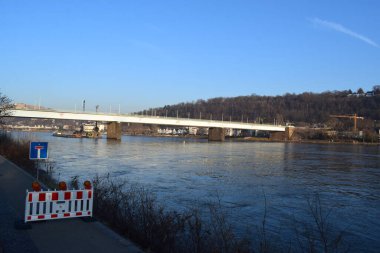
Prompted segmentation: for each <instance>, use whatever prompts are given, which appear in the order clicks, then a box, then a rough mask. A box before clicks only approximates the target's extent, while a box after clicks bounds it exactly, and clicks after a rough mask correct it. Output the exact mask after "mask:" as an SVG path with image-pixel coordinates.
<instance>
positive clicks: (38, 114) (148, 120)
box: [10, 110, 285, 132]
mask: <svg viewBox="0 0 380 253" xmlns="http://www.w3.org/2000/svg"><path fill="white" fill-rule="evenodd" d="M10 113H11V115H12V117H22V118H42V119H71V120H88V121H99V122H125V123H141V124H155V125H171V126H188V127H218V128H232V129H242V130H262V131H274V132H284V131H285V126H281V125H268V124H252V123H241V122H230V121H217V120H202V119H191V118H190V119H187V118H171V117H160V116H142V115H131V114H104V113H84V112H59V111H44V110H39V111H34V110H12V111H10Z"/></svg>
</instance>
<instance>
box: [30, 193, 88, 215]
mask: <svg viewBox="0 0 380 253" xmlns="http://www.w3.org/2000/svg"><path fill="white" fill-rule="evenodd" d="M92 203H93V189H92V188H90V189H84V190H63V191H33V192H29V191H27V192H26V204H25V222H30V221H41V220H54V219H64V218H77V217H87V216H90V217H92Z"/></svg>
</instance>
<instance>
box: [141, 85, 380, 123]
mask: <svg viewBox="0 0 380 253" xmlns="http://www.w3.org/2000/svg"><path fill="white" fill-rule="evenodd" d="M362 91H363V90H362V89H359V91H358V92H362ZM177 112H178V117H184V118H187V117H189V116H190V117H191V118H198V119H199V118H202V119H213V120H222V118H223V120H230V119H231V120H233V121H244V122H247V121H248V122H256V123H273V122H276V123H278V124H285V123H286V122H291V123H295V124H296V125H298V126H302V125H313V124H321V123H327V124H332V123H334V122H337V121H339V120H337V119H334V118H331V117H330V115H333V114H343V115H353V114H355V113H357V114H358V115H360V116H362V117H365V118H366V119H369V120H376V119H380V88H379V86H374V88H373V91H372V93H371V94H368V95H366V94H364V91H363V93H362V94H360V93H355V94H353V93H352V91H350V90H347V91H333V92H330V91H328V92H323V93H320V94H319V93H310V92H305V93H302V94H298V95H296V94H289V93H287V94H285V95H283V96H258V95H254V94H253V95H250V96H240V97H232V98H223V97H218V98H212V99H208V100H197V101H195V102H191V103H180V104H177V105H166V106H164V107H161V108H153V109H149V110H146V111H143V112H139V113H140V114H146V115H156V116H166V115H167V116H168V117H177ZM349 123H350V124H351V125H352V122H351V121H349Z"/></svg>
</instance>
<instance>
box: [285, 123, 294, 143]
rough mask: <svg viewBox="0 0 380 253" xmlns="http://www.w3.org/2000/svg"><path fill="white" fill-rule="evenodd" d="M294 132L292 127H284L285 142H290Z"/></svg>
mask: <svg viewBox="0 0 380 253" xmlns="http://www.w3.org/2000/svg"><path fill="white" fill-rule="evenodd" d="M294 130H295V128H294V126H287V127H285V141H290V140H291V139H292V137H293V133H294Z"/></svg>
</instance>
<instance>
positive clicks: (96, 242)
mask: <svg viewBox="0 0 380 253" xmlns="http://www.w3.org/2000/svg"><path fill="white" fill-rule="evenodd" d="M33 181H34V178H33V177H32V176H30V175H29V174H27V173H25V171H24V170H22V169H21V168H20V167H18V166H17V165H15V164H14V163H12V162H10V161H8V160H6V159H5V158H4V157H2V156H0V206H1V212H0V223H1V226H0V241H1V243H0V244H1V247H2V249H0V252H1V251H2V250H3V252H7V253H8V252H41V253H44V252H62V253H63V252H120V253H121V252H133V253H140V252H142V251H141V250H140V249H138V248H137V247H136V246H135V245H134V244H132V243H131V242H130V241H128V240H126V239H124V238H122V237H120V236H119V235H117V234H115V233H114V232H112V231H111V230H110V229H108V228H107V227H105V226H104V225H102V224H101V223H99V222H90V223H89V222H84V221H83V220H81V219H65V220H56V221H45V222H32V223H30V224H31V229H28V230H18V229H15V227H14V222H15V221H19V220H22V219H23V217H24V207H25V190H26V189H29V190H31V189H30V188H31V184H32V182H33Z"/></svg>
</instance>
